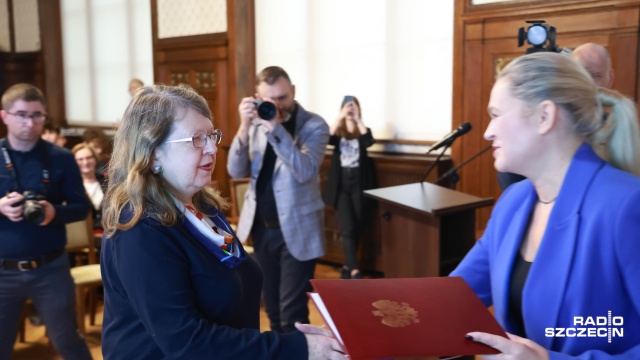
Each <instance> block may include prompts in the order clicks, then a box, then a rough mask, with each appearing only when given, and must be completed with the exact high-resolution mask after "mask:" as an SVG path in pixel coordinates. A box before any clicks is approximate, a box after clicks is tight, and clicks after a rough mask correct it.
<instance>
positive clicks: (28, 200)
mask: <svg viewBox="0 0 640 360" xmlns="http://www.w3.org/2000/svg"><path fill="white" fill-rule="evenodd" d="M23 196H24V208H23V209H22V216H24V218H25V219H26V220H27V221H28V222H30V223H33V224H40V223H41V222H43V221H44V207H42V205H40V203H39V202H38V200H40V199H41V198H43V197H42V196H39V195H36V193H34V192H33V191H25V192H24V194H23Z"/></svg>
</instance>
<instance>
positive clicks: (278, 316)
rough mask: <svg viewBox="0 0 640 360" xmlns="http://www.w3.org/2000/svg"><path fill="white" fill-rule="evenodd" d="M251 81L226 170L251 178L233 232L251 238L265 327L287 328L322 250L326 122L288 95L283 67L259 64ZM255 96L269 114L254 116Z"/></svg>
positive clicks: (303, 317)
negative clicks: (259, 275)
mask: <svg viewBox="0 0 640 360" xmlns="http://www.w3.org/2000/svg"><path fill="white" fill-rule="evenodd" d="M256 85H257V92H258V95H257V97H259V98H258V99H255V98H252V97H246V98H244V99H242V101H241V102H240V106H239V107H238V110H239V113H240V127H239V129H238V132H237V134H236V136H235V138H234V139H233V142H232V144H231V149H230V150H229V158H228V162H227V170H228V172H229V175H231V177H233V178H242V177H251V182H250V187H249V190H248V191H247V194H246V196H245V201H244V205H243V207H242V213H241V214H240V223H239V224H238V231H237V235H238V237H239V238H240V240H241V241H245V240H246V239H247V237H248V236H249V234H251V236H252V239H253V245H254V249H255V258H256V260H257V262H258V264H259V265H260V267H261V268H262V271H263V272H264V301H265V308H266V310H267V315H268V316H269V321H270V323H271V330H273V331H278V332H290V331H293V330H295V326H294V324H295V323H296V322H302V323H308V322H309V308H308V306H307V302H308V298H307V294H306V292H307V291H311V285H310V283H309V279H312V278H313V273H314V270H315V262H316V258H318V257H320V256H322V255H324V233H323V231H322V228H323V226H324V214H323V211H324V203H323V201H322V198H321V195H320V178H319V176H318V173H319V172H320V164H321V163H322V159H323V158H324V154H325V150H326V147H327V142H328V141H329V126H328V125H327V123H326V122H325V121H324V120H323V119H322V118H321V117H320V116H318V115H316V114H313V113H311V112H308V111H306V110H305V109H304V108H302V106H300V104H298V103H297V102H296V101H295V100H294V97H295V86H294V85H292V84H291V80H290V79H289V75H287V73H286V72H285V71H284V70H283V69H282V68H280V67H277V66H271V67H267V68H265V69H264V70H262V71H261V72H260V73H259V74H258V76H257V84H256ZM256 100H263V101H269V102H271V103H273V105H275V110H276V111H275V117H274V118H273V119H272V120H270V119H265V118H262V117H261V115H262V116H265V115H264V114H269V113H270V112H269V111H262V107H263V106H265V104H266V103H265V102H262V103H256V102H255V101H256ZM258 107H260V109H258ZM267 117H268V116H267Z"/></svg>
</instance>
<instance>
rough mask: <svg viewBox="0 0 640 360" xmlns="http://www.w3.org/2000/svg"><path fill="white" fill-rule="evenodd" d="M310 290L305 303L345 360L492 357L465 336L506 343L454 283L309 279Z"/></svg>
mask: <svg viewBox="0 0 640 360" xmlns="http://www.w3.org/2000/svg"><path fill="white" fill-rule="evenodd" d="M311 284H312V285H313V287H314V289H315V291H316V293H317V294H316V293H309V297H310V298H311V299H312V300H313V301H314V303H315V304H316V307H318V310H320V313H321V314H322V316H323V318H324V320H325V323H327V325H328V326H329V327H330V328H331V330H332V331H333V332H334V334H335V335H336V337H337V338H338V340H339V341H340V342H341V343H342V345H343V347H344V348H345V350H346V351H347V353H348V355H349V356H350V357H351V359H379V358H394V357H415V356H456V355H479V354H496V353H498V351H496V350H495V349H493V348H491V347H489V346H487V345H484V344H480V343H477V342H474V341H472V340H468V339H466V338H465V335H466V334H467V333H469V332H471V331H482V332H487V333H492V334H496V335H500V336H504V337H506V334H505V332H504V330H502V328H501V327H500V325H499V324H498V323H497V322H496V320H495V318H494V317H493V315H492V314H491V313H490V312H489V311H488V310H487V308H486V307H485V306H484V304H483V303H482V302H481V301H480V299H479V298H478V297H477V296H476V294H475V293H474V292H473V290H471V288H470V287H469V285H467V283H466V282H465V281H464V280H463V279H462V278H460V277H430V278H410V279H364V280H319V279H314V280H311ZM323 306H324V307H325V308H326V311H323V310H322V307H323Z"/></svg>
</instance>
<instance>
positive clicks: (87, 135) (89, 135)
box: [82, 129, 109, 146]
mask: <svg viewBox="0 0 640 360" xmlns="http://www.w3.org/2000/svg"><path fill="white" fill-rule="evenodd" d="M93 140H98V142H99V143H100V145H102V146H106V145H107V143H108V142H109V138H108V137H107V135H106V134H105V133H104V131H102V130H100V129H87V130H85V131H84V133H83V134H82V141H84V142H86V143H90V142H92V141H93Z"/></svg>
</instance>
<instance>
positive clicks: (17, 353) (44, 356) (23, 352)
mask: <svg viewBox="0 0 640 360" xmlns="http://www.w3.org/2000/svg"><path fill="white" fill-rule="evenodd" d="M339 277H340V273H339V268H336V267H333V266H331V265H326V264H318V266H317V267H316V278H318V279H337V278H339ZM354 281H357V280H354ZM309 310H310V321H311V323H312V324H313V325H318V326H320V325H323V324H324V322H323V321H322V318H321V317H320V315H319V314H318V311H317V310H316V308H315V306H313V304H309ZM86 324H87V335H86V340H87V343H88V344H89V348H90V350H91V354H92V355H93V358H94V359H96V360H99V359H102V350H101V345H102V344H101V334H102V331H101V330H102V329H101V327H102V308H100V311H99V313H98V315H97V318H96V325H95V326H90V325H89V321H88V318H87V321H86ZM260 325H261V326H260V329H261V331H268V330H269V320H268V319H267V315H266V313H265V312H264V309H261V312H260ZM25 338H26V342H25V343H19V342H16V345H15V347H14V353H13V357H12V359H14V360H27V359H28V360H48V359H56V360H58V359H62V357H61V356H59V355H58V354H57V352H56V351H55V349H54V348H53V347H52V346H51V345H49V340H48V338H47V337H46V336H45V327H44V326H34V325H31V324H30V323H29V322H28V321H27V325H26V335H25Z"/></svg>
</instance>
